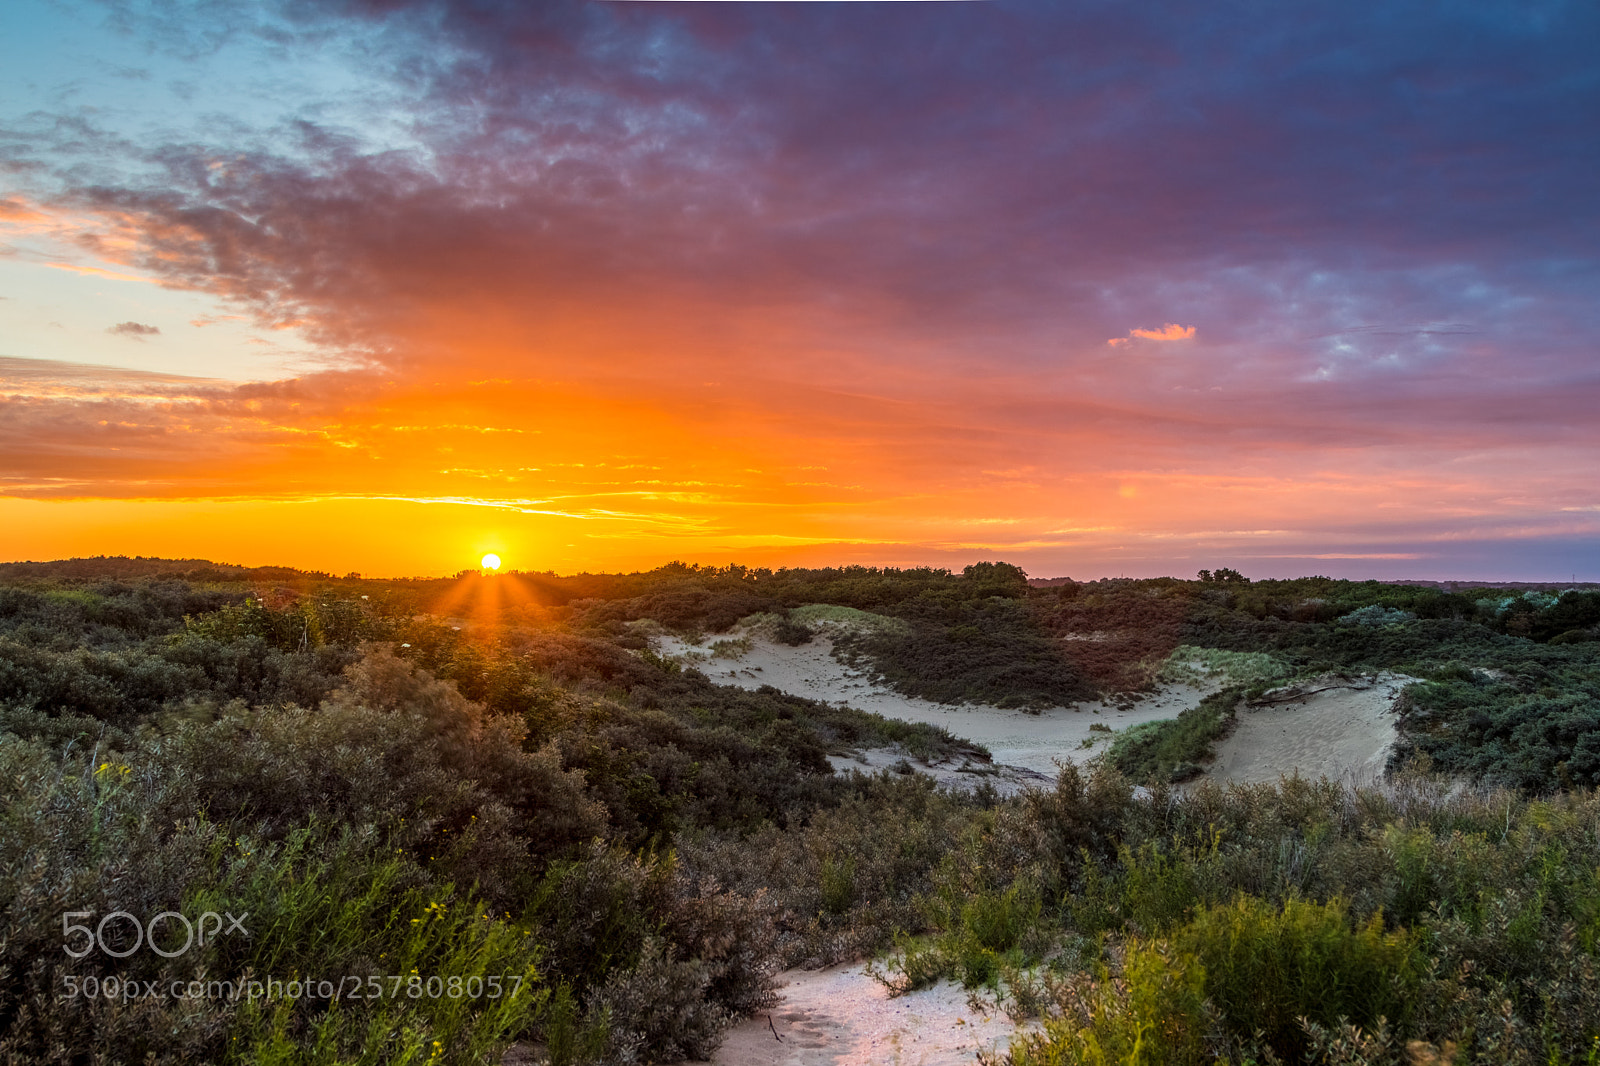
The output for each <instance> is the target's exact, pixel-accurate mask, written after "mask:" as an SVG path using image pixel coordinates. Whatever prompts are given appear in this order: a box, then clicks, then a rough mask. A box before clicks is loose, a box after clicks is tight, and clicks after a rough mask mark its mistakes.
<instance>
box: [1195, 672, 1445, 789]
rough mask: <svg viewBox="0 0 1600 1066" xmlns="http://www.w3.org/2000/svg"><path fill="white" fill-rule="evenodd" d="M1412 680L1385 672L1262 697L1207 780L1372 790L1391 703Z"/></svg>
mask: <svg viewBox="0 0 1600 1066" xmlns="http://www.w3.org/2000/svg"><path fill="white" fill-rule="evenodd" d="M1415 680H1416V678H1414V677H1407V676H1405V675H1404V674H1395V673H1387V672H1385V673H1382V674H1378V675H1376V676H1375V677H1372V678H1369V679H1365V680H1355V681H1351V680H1342V679H1322V680H1319V681H1311V682H1302V683H1300V684H1298V685H1292V686H1286V687H1283V688H1279V689H1274V690H1272V691H1270V692H1267V693H1266V694H1264V695H1263V696H1262V698H1261V699H1260V700H1257V701H1255V702H1253V703H1249V704H1246V705H1245V706H1244V707H1243V708H1241V709H1240V711H1239V712H1238V717H1237V719H1236V724H1235V726H1234V729H1233V732H1232V733H1231V734H1230V735H1229V736H1228V737H1227V738H1226V739H1225V740H1223V741H1222V742H1221V743H1219V744H1218V745H1217V746H1216V748H1215V753H1216V759H1215V761H1213V762H1212V763H1211V764H1210V765H1209V767H1208V768H1207V772H1206V776H1207V777H1210V778H1211V779H1213V780H1220V781H1237V782H1241V783H1246V784H1254V783H1259V782H1263V781H1276V780H1278V779H1279V778H1280V777H1283V776H1287V775H1292V774H1296V773H1298V774H1300V775H1301V776H1303V777H1328V778H1331V779H1332V780H1335V781H1341V782H1343V783H1345V784H1348V785H1371V784H1374V783H1375V782H1377V781H1378V779H1379V778H1381V777H1382V776H1383V771H1384V767H1385V766H1386V765H1387V763H1388V760H1389V751H1390V749H1391V748H1393V747H1394V741H1395V714H1394V703H1395V699H1396V697H1398V696H1399V694H1400V690H1401V689H1402V688H1404V687H1405V686H1406V685H1408V684H1410V683H1411V682H1413V681H1415Z"/></svg>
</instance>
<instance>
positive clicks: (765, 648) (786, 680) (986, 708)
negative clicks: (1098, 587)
mask: <svg viewBox="0 0 1600 1066" xmlns="http://www.w3.org/2000/svg"><path fill="white" fill-rule="evenodd" d="M719 641H720V642H722V645H721V646H722V650H721V652H720V653H717V652H714V651H713V649H716V647H717V644H718V642H719ZM652 646H653V648H654V650H655V651H656V652H657V653H658V654H661V655H663V656H666V657H668V658H672V659H675V660H677V661H680V662H683V663H685V665H692V666H694V667H695V668H696V669H698V670H700V671H701V672H702V673H704V674H705V675H706V676H707V677H709V678H710V679H711V680H712V681H715V682H717V683H718V684H723V685H738V686H740V687H742V688H749V689H755V688H760V687H761V686H762V685H771V686H772V687H773V688H776V689H779V690H781V691H783V692H787V693H790V694H791V695H795V696H804V697H806V698H807V699H813V700H821V701H823V702H824V703H833V704H845V705H848V706H850V707H854V708H856V709H857V710H862V711H872V712H874V713H876V714H881V715H883V716H884V717H886V718H899V719H902V720H904V721H907V722H927V723H930V724H932V725H937V726H943V727H944V728H945V729H948V730H949V731H950V732H951V733H953V734H954V735H956V736H958V737H961V738H963V739H966V740H972V741H976V742H977V743H979V744H982V745H983V746H984V747H986V748H988V749H989V752H990V754H992V755H993V756H994V763H995V766H994V769H996V770H997V771H998V773H996V774H995V775H993V777H994V778H995V784H996V785H997V787H1000V788H1001V789H1002V791H1015V790H1016V789H1018V788H1021V787H1025V786H1027V785H1030V784H1032V785H1038V784H1044V785H1048V784H1049V783H1051V782H1053V781H1054V780H1055V776H1056V772H1057V765H1056V763H1057V760H1061V761H1065V762H1079V763H1081V762H1086V761H1088V760H1089V759H1091V758H1093V757H1094V756H1096V755H1099V754H1101V753H1102V752H1104V751H1105V749H1106V747H1107V745H1108V743H1109V742H1110V740H1111V738H1112V737H1113V736H1115V735H1116V734H1117V733H1118V732H1121V731H1122V730H1124V729H1127V728H1128V727H1129V726H1134V725H1138V724H1140V723H1141V722H1151V721H1159V720H1162V719H1167V718H1176V717H1177V716H1178V715H1179V714H1180V713H1182V712H1183V711H1184V710H1186V709H1187V708H1189V707H1193V706H1195V705H1197V704H1198V703H1199V702H1200V700H1201V699H1203V698H1204V697H1205V695H1206V694H1207V693H1208V692H1211V691H1214V690H1215V688H1216V686H1215V685H1214V684H1213V685H1210V686H1205V685H1192V684H1174V685H1166V686H1163V687H1162V688H1161V689H1159V690H1158V691H1157V692H1155V693H1154V694H1151V695H1147V696H1145V697H1143V698H1141V699H1138V700H1133V701H1129V700H1121V701H1113V700H1097V701H1094V702H1089V703H1080V704H1077V705H1075V706H1071V707H1049V708H1046V709H1045V710H1044V711H1042V712H1041V713H1039V714H1033V713H1030V712H1027V711H1019V710H1011V709H1006V708H1001V707H994V706H990V705H988V704H977V703H967V704H944V703H935V702H933V701H932V700H925V699H919V698H917V697H915V696H906V695H902V694H901V693H898V692H896V691H894V690H893V689H891V688H889V687H888V686H886V685H883V684H880V683H878V682H875V681H873V680H872V678H871V677H870V676H869V675H867V674H866V673H864V672H862V671H859V670H854V669H851V668H850V667H847V666H845V665H844V664H843V663H841V662H839V661H838V660H837V659H835V658H834V657H833V642H832V641H831V640H829V639H828V638H827V637H825V636H819V637H817V638H816V639H814V640H812V641H811V643H809V644H802V645H800V646H798V647H794V646H791V645H787V644H779V643H777V642H776V641H774V640H771V639H768V638H766V637H763V636H760V635H758V634H753V633H743V632H740V631H735V633H734V634H733V635H732V636H725V637H720V638H712V640H711V641H710V642H708V646H706V647H701V646H698V645H692V644H688V643H685V642H684V641H683V640H681V639H679V638H676V637H669V636H658V637H655V638H654V639H653V640H652ZM1095 726H1101V727H1103V728H1101V729H1096V728H1094V727H1095ZM903 755H904V753H902V752H898V751H893V750H886V749H875V750H870V751H866V752H862V753H861V755H860V758H859V759H850V758H843V757H836V758H835V759H834V760H833V762H834V768H835V769H836V770H840V771H843V770H847V769H849V768H850V767H851V766H852V765H854V766H855V767H856V768H858V769H861V770H863V771H868V772H870V771H871V770H876V769H882V768H885V767H890V766H893V765H894V764H896V763H898V762H899V760H900V759H901V758H902V757H903ZM912 765H913V767H914V768H915V769H916V770H917V771H918V772H922V773H929V774H932V775H933V776H934V777H936V778H938V779H939V780H940V781H941V783H948V784H969V783H971V782H973V781H976V780H978V779H979V778H980V777H981V776H982V775H973V774H971V773H970V772H963V770H962V768H961V767H960V766H955V765H950V764H934V765H928V764H920V763H916V762H915V761H914V760H912Z"/></svg>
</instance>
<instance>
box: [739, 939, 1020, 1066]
mask: <svg viewBox="0 0 1600 1066" xmlns="http://www.w3.org/2000/svg"><path fill="white" fill-rule="evenodd" d="M780 980H782V981H783V982H784V986H783V988H782V990H781V992H780V994H781V995H782V997H783V999H782V1001H781V1002H780V1003H779V1004H778V1006H776V1007H774V1008H773V1009H772V1010H771V1011H764V1012H762V1013H761V1014H758V1015H756V1016H755V1017H754V1018H748V1019H746V1020H745V1021H743V1022H741V1023H739V1024H738V1025H737V1026H735V1027H734V1028H733V1030H732V1031H730V1032H729V1034H728V1038H727V1040H726V1041H725V1042H724V1043H723V1045H722V1047H721V1048H720V1049H718V1051H717V1053H716V1054H715V1055H713V1056H712V1057H711V1061H712V1062H713V1063H717V1064H719V1066H958V1064H959V1066H967V1064H969V1063H972V1062H974V1061H976V1059H977V1054H978V1051H979V1050H980V1049H981V1050H985V1051H991V1052H992V1051H993V1050H994V1049H995V1048H996V1047H997V1046H998V1047H1000V1048H1001V1049H1004V1048H1005V1047H1006V1046H1007V1045H1008V1044H1009V1042H1010V1040H1011V1035H1012V1034H1013V1033H1014V1032H1015V1031H1016V1027H1015V1026H1014V1025H1013V1024H1012V1023H1011V1022H1010V1021H1009V1020H1008V1019H1007V1018H1006V1017H1005V1016H1004V1015H1001V1014H984V1013H979V1012H974V1011H973V1010H972V1009H971V1008H970V1007H969V1006H968V1005H967V993H966V992H964V991H963V990H962V988H961V986H960V985H958V984H953V983H951V982H949V981H941V982H940V983H939V984H937V985H935V986H934V987H932V988H926V989H923V990H921V991H918V992H912V993H910V994H909V995H905V996H901V997H899V998H897V999H890V998H889V995H888V993H887V992H886V991H885V990H884V988H883V986H882V985H880V984H879V983H878V982H877V981H874V980H873V979H872V978H871V977H868V976H866V974H865V973H864V972H863V970H862V966H861V964H860V963H856V964H854V965H849V966H836V967H834V968H832V969H828V970H811V971H806V970H791V971H789V972H788V973H785V974H783V975H782V977H781V978H780ZM780 1038H781V1039H780Z"/></svg>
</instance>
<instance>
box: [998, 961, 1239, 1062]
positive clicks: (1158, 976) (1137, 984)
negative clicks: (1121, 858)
mask: <svg viewBox="0 0 1600 1066" xmlns="http://www.w3.org/2000/svg"><path fill="white" fill-rule="evenodd" d="M1098 977H1099V979H1098V980H1095V979H1094V978H1092V977H1090V976H1089V975H1087V974H1083V975H1079V976H1078V978H1076V979H1074V980H1071V981H1069V982H1067V983H1066V984H1065V985H1064V986H1062V988H1061V990H1060V1000H1059V1002H1058V1009H1059V1011H1060V1013H1059V1015H1058V1016H1056V1017H1054V1018H1051V1019H1048V1020H1047V1021H1046V1022H1045V1026H1044V1032H1043V1033H1040V1034H1030V1035H1027V1036H1023V1037H1021V1038H1019V1039H1018V1040H1016V1041H1015V1042H1014V1043H1013V1044H1012V1045H1011V1054H1010V1056H1009V1058H1008V1061H1009V1063H1010V1064H1011V1066H1187V1064H1189V1063H1203V1062H1204V1063H1209V1062H1211V1061H1213V1057H1212V1056H1211V1055H1209V1054H1207V1044H1208V1039H1207V1038H1208V1036H1209V1035H1210V1033H1211V1031H1212V1029H1213V1027H1214V1019H1213V1017H1212V1015H1211V1013H1210V1010H1209V1008H1208V1006H1207V1004H1206V1001H1205V995H1204V993H1203V986H1204V982H1205V972H1204V969H1203V968H1202V967H1201V965H1200V964H1199V963H1198V962H1197V961H1196V960H1195V959H1194V958H1193V957H1192V956H1184V955H1180V954H1175V953H1174V952H1173V951H1172V949H1170V948H1168V947H1167V946H1165V945H1163V944H1139V943H1134V944H1131V945H1130V946H1129V947H1128V950H1127V953H1126V955H1125V957H1124V959H1123V964H1122V972H1121V974H1119V975H1116V976H1113V975H1112V973H1111V971H1110V970H1109V969H1107V968H1106V967H1101V968H1100V972H1099V975H1098Z"/></svg>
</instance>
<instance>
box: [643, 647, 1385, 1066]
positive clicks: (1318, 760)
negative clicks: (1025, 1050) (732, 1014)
mask: <svg viewBox="0 0 1600 1066" xmlns="http://www.w3.org/2000/svg"><path fill="white" fill-rule="evenodd" d="M658 647H659V650H660V651H662V652H663V653H665V654H671V655H677V656H682V655H685V654H687V655H689V656H691V657H692V656H694V655H695V654H696V653H697V652H698V651H699V649H696V648H694V647H692V646H689V645H685V644H683V642H681V641H676V640H671V639H670V638H669V639H666V640H661V641H660V642H659V645H658ZM831 652H832V647H831V645H830V643H829V642H828V641H827V640H825V639H818V640H815V641H813V642H812V643H811V644H807V645H804V646H802V647H798V648H795V647H788V646H785V645H780V644H775V643H773V642H771V641H768V640H764V639H761V638H760V637H754V636H752V637H750V638H749V644H748V649H747V650H745V651H743V652H742V653H741V654H739V655H737V656H734V657H720V658H717V657H713V658H708V659H705V660H703V661H696V662H695V665H696V666H698V667H699V668H700V669H701V670H703V671H704V672H705V673H706V674H707V675H708V676H709V677H710V678H711V679H712V680H714V681H717V682H720V683H722V684H733V685H740V686H742V687H745V688H758V687H760V686H761V685H764V684H765V685H772V686H773V687H775V688H778V689H781V690H783V691H785V692H790V693H793V694H795V695H799V696H806V697H809V698H811V699H819V700H825V701H827V702H830V703H847V704H849V705H850V706H852V707H856V708H859V709H861V710H868V711H875V712H877V713H879V714H882V715H885V716H887V717H893V718H902V719H905V720H907V721H912V722H932V723H934V724H936V725H941V726H944V727H945V728H946V729H949V730H950V731H951V732H952V733H954V734H955V735H957V736H959V737H964V738H967V739H969V740H975V741H978V742H979V743H981V744H983V745H985V746H986V747H988V748H989V750H990V751H991V752H992V753H993V754H994V759H995V762H996V763H997V764H1000V765H1002V766H1003V767H1005V768H1007V769H1006V772H1005V773H1004V774H1003V775H1002V777H1001V778H1000V780H999V781H997V783H998V784H1001V785H1003V787H1005V789H1006V790H1007V791H1014V790H1016V789H1018V788H1022V787H1027V786H1028V785H1030V784H1043V785H1046V786H1048V784H1049V783H1050V781H1052V780H1053V779H1054V774H1055V771H1056V765H1055V761H1056V760H1058V759H1060V760H1064V761H1079V762H1081V761H1085V760H1087V759H1089V758H1092V757H1094V756H1096V755H1098V754H1100V753H1101V752H1102V751H1104V749H1105V744H1106V742H1107V741H1108V740H1109V738H1110V737H1111V736H1114V735H1115V732H1118V731H1121V730H1123V729H1126V728H1128V727H1129V726H1131V725H1135V724H1137V723H1139V722H1147V721H1154V720H1159V719H1164V718H1173V717H1176V716H1177V715H1178V714H1179V713H1180V712H1181V711H1183V710H1184V709H1185V708H1187V707H1192V706H1194V705H1195V704H1197V703H1198V702H1199V701H1200V699H1201V698H1202V697H1203V696H1204V695H1205V694H1206V692H1207V691H1212V690H1214V689H1215V687H1216V686H1211V688H1210V689H1207V688H1200V687H1195V686H1192V685H1170V686H1165V687H1164V688H1162V689H1161V690H1160V691H1159V692H1158V693H1157V694H1156V695H1155V696H1153V697H1151V698H1147V699H1145V700H1143V701H1141V702H1138V703H1135V704H1134V705H1133V706H1132V707H1131V708H1129V709H1121V708H1119V707H1117V706H1116V705H1115V704H1111V703H1106V702H1098V703H1092V704H1091V703H1085V704H1080V705H1078V706H1076V707H1070V708H1069V707H1057V708H1051V709H1049V710H1047V711H1046V712H1045V713H1043V714H1040V715H1030V714H1026V713H1022V712H1018V711H1008V710H1002V709H1000V708H997V707H988V706H979V705H967V706H963V707H948V706H945V705H943V704H938V703H933V702H930V701H928V700H920V699H915V698H912V697H907V696H902V695H900V694H899V693H897V692H894V691H893V690H891V689H888V688H886V687H885V686H882V685H878V684H874V683H873V682H872V681H871V680H870V679H869V678H867V677H865V676H864V675H862V674H860V673H859V672H856V671H852V670H849V669H848V668H846V667H844V666H843V665H842V664H840V663H839V662H838V661H836V660H835V659H834V658H833V656H832V654H831ZM1412 680H1414V679H1413V678H1409V677H1405V676H1403V675H1399V674H1381V675H1379V676H1378V677H1376V678H1373V679H1370V680H1357V681H1349V680H1337V679H1327V680H1323V681H1319V682H1308V683H1302V684H1301V685H1300V686H1299V687H1285V688H1282V689H1278V690H1275V691H1273V692H1271V693H1268V694H1267V696H1266V697H1265V698H1264V700H1263V701H1261V702H1258V703H1256V704H1254V705H1250V706H1247V707H1245V708H1243V709H1241V710H1240V711H1239V716H1238V724H1237V726H1236V728H1235V729H1234V731H1233V733H1232V735H1231V736H1229V737H1228V738H1227V739H1226V740H1225V741H1223V742H1222V743H1221V744H1220V745H1218V747H1217V752H1216V755H1217V757H1216V760H1215V761H1214V762H1213V763H1212V764H1211V766H1210V769H1209V772H1208V774H1207V776H1208V777H1209V778H1211V779H1213V780H1220V781H1224V782H1260V781H1276V780H1277V779H1278V778H1279V776H1280V775H1284V774H1292V773H1296V772H1298V773H1300V774H1302V775H1304V776H1312V777H1321V776H1328V777H1331V778H1333V779H1335V780H1341V781H1345V782H1347V783H1352V784H1370V783H1372V782H1373V781H1375V780H1377V778H1378V777H1379V776H1380V775H1381V774H1382V771H1383V767H1384V763H1385V761H1386V760H1387V758H1388V753H1389V749H1390V747H1391V746H1392V745H1393V743H1394V737H1395V720H1394V700H1395V697H1396V696H1397V695H1398V694H1399V691H1400V689H1401V688H1402V687H1403V686H1404V685H1406V684H1407V683H1409V682H1410V681H1412ZM1094 723H1100V724H1103V725H1106V726H1109V727H1110V728H1111V729H1112V730H1113V732H1112V733H1106V732H1102V731H1100V730H1093V729H1091V728H1090V726H1091V725H1092V724H1094ZM1085 740H1088V741H1089V742H1090V746H1089V747H1084V746H1083V742H1084V741H1085ZM901 757H902V754H901V753H898V752H893V751H881V750H880V751H872V752H866V753H863V755H862V759H863V761H862V762H856V761H855V760H852V759H849V758H845V757H835V759H834V760H833V761H834V766H835V768H836V769H846V768H848V767H850V766H851V765H856V766H859V767H860V768H862V769H878V768H884V767H887V766H890V765H893V764H894V763H897V762H899V760H900V758H901ZM913 765H914V766H915V769H916V770H917V771H918V772H921V773H929V774H932V775H933V776H935V777H936V778H938V779H939V780H940V781H941V782H942V783H951V784H960V783H963V782H965V781H969V780H975V779H976V778H975V777H973V775H971V774H970V773H964V772H963V771H962V769H961V768H960V767H955V766H950V765H934V766H925V765H915V764H913ZM780 980H782V981H783V988H782V991H781V995H782V1000H781V1002H780V1003H779V1005H778V1006H777V1007H775V1008H774V1009H773V1010H772V1011H770V1012H766V1013H763V1014H760V1015H757V1016H756V1017H754V1018H749V1019H746V1020H745V1021H743V1022H741V1023H739V1024H738V1025H737V1026H735V1027H734V1029H733V1030H732V1031H731V1032H730V1033H729V1035H728V1039H727V1042H726V1043H725V1044H723V1046H722V1048H721V1049H720V1050H719V1051H718V1052H717V1054H716V1055H715V1056H713V1057H712V1060H711V1061H712V1062H713V1063H716V1064H720V1066H868V1064H871V1066H876V1064H879V1063H884V1064H904V1066H947V1064H948V1066H954V1064H957V1063H960V1064H969V1063H972V1062H973V1061H974V1060H975V1059H976V1057H977V1053H978V1051H979V1049H980V1048H981V1049H984V1050H993V1049H995V1048H996V1047H1000V1048H1004V1047H1005V1046H1006V1045H1007V1044H1008V1043H1009V1041H1010V1039H1011V1036H1012V1035H1013V1033H1014V1032H1015V1031H1016V1027H1015V1026H1014V1025H1013V1024H1012V1023H1011V1022H1010V1021H1009V1020H1008V1019H1006V1018H1005V1017H1004V1016H1003V1015H999V1014H983V1013H978V1012H974V1011H972V1009H971V1008H970V1006H969V1005H968V1002H967V997H966V993H964V992H963V991H962V990H961V989H960V987H959V986H956V985H953V984H950V983H948V982H945V983H941V984H940V985H938V986H935V987H934V988H931V989H925V990H923V991H920V992H913V993H911V994H910V995H907V996H904V997H901V998H898V999H890V998H889V997H888V995H887V994H886V992H885V991H884V989H883V987H882V986H881V985H879V984H878V983H877V982H876V981H874V980H873V979H872V978H871V977H868V976H867V975H866V974H865V973H864V972H863V968H862V966H861V964H859V963H857V964H854V965H850V966H840V967H835V968H833V969H830V970H820V971H809V972H808V971H803V970H791V971H789V972H787V973H785V974H783V975H782V976H781V978H780ZM780 1038H781V1039H780Z"/></svg>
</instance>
